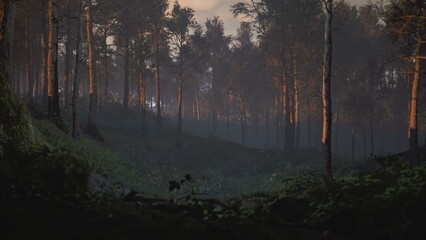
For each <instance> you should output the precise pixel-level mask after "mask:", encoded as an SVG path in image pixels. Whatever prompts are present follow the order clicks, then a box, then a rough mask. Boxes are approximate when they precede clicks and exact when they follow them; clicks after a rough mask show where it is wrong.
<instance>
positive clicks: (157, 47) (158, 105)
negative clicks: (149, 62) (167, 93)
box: [155, 33, 161, 136]
mask: <svg viewBox="0 0 426 240" xmlns="http://www.w3.org/2000/svg"><path fill="white" fill-rule="evenodd" d="M159 35H160V34H159V33H157V36H156V38H157V39H156V42H155V107H156V111H157V116H156V125H157V127H156V131H157V136H160V133H161V95H160V94H161V88H160V56H159V55H160V36H159Z"/></svg>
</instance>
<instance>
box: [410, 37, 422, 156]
mask: <svg viewBox="0 0 426 240" xmlns="http://www.w3.org/2000/svg"><path fill="white" fill-rule="evenodd" d="M420 49H421V43H418V47H417V50H416V56H419V55H420ZM421 61H422V60H420V59H416V63H415V67H414V79H413V86H412V87H411V101H410V102H411V103H410V120H409V130H408V139H409V143H410V151H411V162H412V163H417V162H418V161H419V142H418V123H417V114H418V98H419V86H420V75H421V67H422V66H421Z"/></svg>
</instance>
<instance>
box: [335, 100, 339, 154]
mask: <svg viewBox="0 0 426 240" xmlns="http://www.w3.org/2000/svg"><path fill="white" fill-rule="evenodd" d="M335 124H336V129H335V132H334V153H335V154H336V155H339V125H340V100H337V114H336V122H335Z"/></svg>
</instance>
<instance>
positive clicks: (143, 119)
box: [139, 60, 148, 137]
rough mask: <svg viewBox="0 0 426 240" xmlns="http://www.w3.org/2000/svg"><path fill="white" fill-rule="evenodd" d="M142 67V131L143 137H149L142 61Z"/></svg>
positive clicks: (140, 94) (140, 79)
mask: <svg viewBox="0 0 426 240" xmlns="http://www.w3.org/2000/svg"><path fill="white" fill-rule="evenodd" d="M141 65H142V66H140V76H139V81H140V82H139V84H140V88H139V91H140V93H139V97H140V105H141V131H142V135H143V136H144V137H145V136H147V135H148V133H147V128H146V127H147V126H146V84H145V75H144V69H145V66H144V63H143V60H142V63H141Z"/></svg>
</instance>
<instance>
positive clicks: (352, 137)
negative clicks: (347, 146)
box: [351, 122, 355, 161]
mask: <svg viewBox="0 0 426 240" xmlns="http://www.w3.org/2000/svg"><path fill="white" fill-rule="evenodd" d="M351 146H352V161H355V123H354V122H352V131H351Z"/></svg>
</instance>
